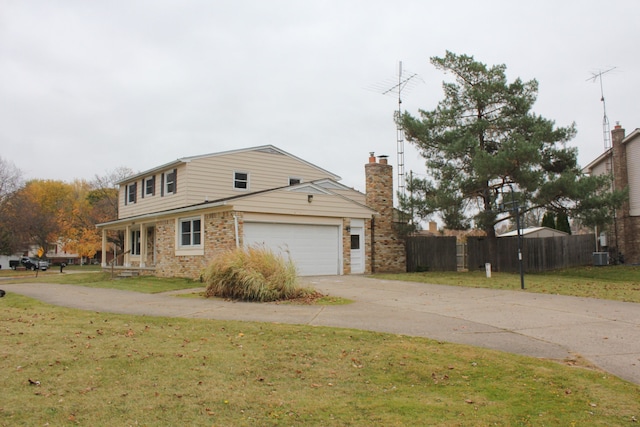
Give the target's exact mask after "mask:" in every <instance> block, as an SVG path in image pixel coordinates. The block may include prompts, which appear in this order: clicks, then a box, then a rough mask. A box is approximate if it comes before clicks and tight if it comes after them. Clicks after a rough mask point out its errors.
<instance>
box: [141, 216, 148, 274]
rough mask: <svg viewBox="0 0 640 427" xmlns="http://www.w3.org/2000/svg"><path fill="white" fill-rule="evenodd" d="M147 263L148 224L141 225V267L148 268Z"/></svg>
mask: <svg viewBox="0 0 640 427" xmlns="http://www.w3.org/2000/svg"><path fill="white" fill-rule="evenodd" d="M146 261H147V224H144V223H143V224H140V267H146Z"/></svg>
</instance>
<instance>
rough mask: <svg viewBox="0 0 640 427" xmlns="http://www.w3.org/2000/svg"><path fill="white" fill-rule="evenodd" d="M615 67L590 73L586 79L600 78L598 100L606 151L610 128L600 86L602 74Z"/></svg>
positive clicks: (609, 144) (609, 146) (593, 80)
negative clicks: (600, 107)
mask: <svg viewBox="0 0 640 427" xmlns="http://www.w3.org/2000/svg"><path fill="white" fill-rule="evenodd" d="M615 69H616V67H612V68H609V69H608V70H605V71H598V72H597V73H591V74H592V76H591V77H589V78H588V79H587V81H589V80H591V81H592V82H594V83H595V82H596V80H600V101H602V110H603V111H604V115H603V117H602V137H603V139H604V150H605V151H607V150H608V149H609V148H611V128H610V126H609V118H608V117H607V105H606V104H605V102H604V89H603V86H602V76H603V75H604V74H606V73H608V72H609V71H613V70H615Z"/></svg>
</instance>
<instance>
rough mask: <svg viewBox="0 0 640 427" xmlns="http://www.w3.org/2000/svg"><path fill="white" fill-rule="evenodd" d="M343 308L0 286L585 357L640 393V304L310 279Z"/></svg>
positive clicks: (127, 309) (186, 312)
mask: <svg viewBox="0 0 640 427" xmlns="http://www.w3.org/2000/svg"><path fill="white" fill-rule="evenodd" d="M304 280H305V281H306V282H307V283H308V284H310V285H312V286H314V287H315V288H316V289H318V290H319V291H320V292H322V293H325V294H329V295H333V296H341V297H345V298H349V299H352V300H354V301H355V303H353V304H349V305H341V306H297V305H281V304H258V303H242V302H229V301H221V300H204V299H202V300H199V299H194V298H176V297H175V295H173V294H172V293H165V294H143V293H137V292H130V291H119V290H114V289H96V288H87V287H82V286H73V285H55V284H15V285H8V284H2V285H1V286H2V289H4V290H5V291H7V292H15V293H17V294H21V295H26V296H29V297H33V298H36V299H38V300H41V301H44V302H48V303H51V304H55V305H60V306H65V307H72V308H79V309H83V310H92V311H99V312H111V313H122V314H135V315H145V316H169V317H186V318H206V319H221V320H244V321H261V322H278V323H294V324H304V325H318V326H333V327H347V328H356V329H364V330H371V331H379V332H390V333H397V334H404V335H414V336H422V337H428V338H432V339H435V340H440V341H448V342H455V343H461V344H471V345H475V346H479V347H485V348H490V349H495V350H501V351H506V352H510V353H516V354H522V355H527V356H533V357H539V358H549V359H556V360H565V359H572V358H575V357H576V356H577V355H579V356H582V357H583V358H585V359H587V360H589V361H590V362H591V363H593V364H594V365H596V366H598V367H599V368H601V369H603V370H605V371H608V372H610V373H612V374H614V375H617V376H618V377H620V378H623V379H625V380H628V381H631V382H634V383H636V384H640V304H635V303H625V302H618V301H607V300H597V299H589V298H578V297H566V296H559V295H545V294H534V293H528V292H523V291H519V290H515V291H500V290H491V289H476V288H465V287H456V286H444V285H428V284H420V283H411V282H398V281H388V280H379V279H372V278H369V277H364V276H325V277H310V278H305V279H304Z"/></svg>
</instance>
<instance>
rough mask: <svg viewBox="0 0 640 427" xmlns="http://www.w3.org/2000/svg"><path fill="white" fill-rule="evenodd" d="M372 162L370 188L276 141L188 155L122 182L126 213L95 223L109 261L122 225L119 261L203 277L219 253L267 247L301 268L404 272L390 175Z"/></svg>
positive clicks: (165, 274)
mask: <svg viewBox="0 0 640 427" xmlns="http://www.w3.org/2000/svg"><path fill="white" fill-rule="evenodd" d="M391 169H392V168H391V165H388V164H387V162H386V158H381V159H380V162H377V161H376V158H375V157H373V156H371V157H370V158H369V164H367V165H366V166H365V171H366V176H367V194H366V195H365V194H362V193H360V192H358V191H356V190H354V189H351V188H349V187H347V186H344V185H342V184H340V183H339V182H338V180H339V179H340V177H338V176H337V175H335V174H333V173H331V172H328V171H326V170H324V169H322V168H320V167H318V166H316V165H313V164H311V163H309V162H307V161H305V160H302V159H300V158H298V157H295V156H293V155H291V154H289V153H287V152H285V151H283V150H280V149H278V148H276V147H274V146H272V145H265V146H260V147H254V148H248V149H240V150H233V151H226V152H221V153H214V154H208V155H202V156H194V157H186V158H181V159H178V160H176V161H174V162H171V163H167V164H165V165H162V166H159V167H157V168H153V169H150V170H148V171H145V172H142V173H139V174H137V175H135V176H132V177H129V178H127V179H125V180H123V181H121V182H120V183H119V186H120V190H119V191H120V195H119V218H118V219H117V220H115V221H111V222H108V223H104V224H98V228H99V229H100V230H102V242H103V243H102V254H103V258H102V265H103V267H107V266H108V265H107V262H106V258H105V254H106V253H107V251H108V249H110V248H108V247H107V240H108V235H109V233H115V232H124V236H125V252H124V253H123V254H119V255H118V256H117V257H116V263H117V264H120V265H121V268H127V269H138V270H140V271H141V272H143V273H147V274H155V275H158V276H163V277H171V276H179V277H192V278H198V277H199V276H200V274H201V271H202V269H203V268H204V267H206V266H207V265H208V264H209V262H210V261H211V260H212V259H213V257H215V255H216V254H217V253H220V252H221V251H226V250H229V249H233V248H236V247H247V246H250V245H265V246H267V247H269V248H271V249H273V250H274V251H276V252H278V253H282V254H285V256H290V257H291V259H293V261H294V262H295V263H296V265H297V266H298V270H299V273H300V274H301V275H334V274H358V273H370V272H372V271H378V272H383V271H404V269H405V262H404V259H405V255H404V244H403V241H402V240H401V239H399V238H397V237H396V235H395V233H394V230H393V222H392V221H393V219H392V214H393V205H392V204H393V173H392V170H391Z"/></svg>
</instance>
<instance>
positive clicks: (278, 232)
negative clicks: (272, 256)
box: [244, 222, 342, 276]
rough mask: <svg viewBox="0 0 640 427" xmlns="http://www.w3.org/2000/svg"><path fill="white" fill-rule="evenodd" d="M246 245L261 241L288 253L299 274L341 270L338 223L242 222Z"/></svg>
mask: <svg viewBox="0 0 640 427" xmlns="http://www.w3.org/2000/svg"><path fill="white" fill-rule="evenodd" d="M244 243H245V245H246V246H250V245H254V244H264V245H265V246H266V247H268V248H270V249H271V250H273V251H274V252H275V253H280V254H283V255H284V256H285V257H287V256H290V257H291V259H292V260H293V261H294V262H295V263H296V265H297V267H298V273H299V274H300V275H302V276H316V275H318V276H321V275H334V274H341V271H342V269H341V264H342V263H341V259H340V254H341V247H340V243H341V239H340V227H339V226H337V225H324V224H284V223H269V222H245V223H244Z"/></svg>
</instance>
